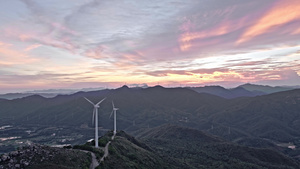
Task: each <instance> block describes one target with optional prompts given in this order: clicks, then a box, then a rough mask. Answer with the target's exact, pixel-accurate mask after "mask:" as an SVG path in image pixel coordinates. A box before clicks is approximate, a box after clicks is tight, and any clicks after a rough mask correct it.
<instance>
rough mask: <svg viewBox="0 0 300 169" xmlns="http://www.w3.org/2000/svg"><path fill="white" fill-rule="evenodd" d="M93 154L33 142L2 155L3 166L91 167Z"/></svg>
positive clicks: (0, 167)
mask: <svg viewBox="0 0 300 169" xmlns="http://www.w3.org/2000/svg"><path fill="white" fill-rule="evenodd" d="M90 163H91V156H90V154H89V153H85V152H81V151H79V150H70V149H63V148H55V147H49V146H45V145H39V144H31V145H28V146H25V147H22V148H19V149H18V150H17V151H13V152H10V153H7V154H3V155H1V157H0V169H3V168H11V169H18V168H33V169H35V168H58V169H60V168H61V169H65V168H89V165H90Z"/></svg>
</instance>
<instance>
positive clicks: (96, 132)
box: [84, 97, 106, 147]
mask: <svg viewBox="0 0 300 169" xmlns="http://www.w3.org/2000/svg"><path fill="white" fill-rule="evenodd" d="M84 98H85V100H87V101H88V102H90V103H91V104H92V105H93V106H94V110H93V120H92V123H93V124H94V121H95V147H99V145H98V108H99V107H100V106H99V104H100V103H101V102H103V101H104V100H105V99H106V98H104V99H102V100H101V101H99V102H98V103H97V104H94V103H93V102H91V101H90V100H89V99H87V98H86V97H84Z"/></svg>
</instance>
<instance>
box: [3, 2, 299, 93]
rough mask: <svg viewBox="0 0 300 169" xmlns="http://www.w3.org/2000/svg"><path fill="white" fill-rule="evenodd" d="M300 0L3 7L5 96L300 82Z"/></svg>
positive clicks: (5, 4)
mask: <svg viewBox="0 0 300 169" xmlns="http://www.w3.org/2000/svg"><path fill="white" fill-rule="evenodd" d="M299 9H300V1H299V0H267V1H234V0H224V1H222V3H220V1H219V0H210V1H204V0H200V1H194V0H187V1H179V0H167V1H157V2H152V1H151V2H150V1H149V2H148V1H135V0H132V1H131V0H130V1H121V2H113V1H100V0H74V1H72V2H70V1H67V0H51V1H48V0H45V1H37V0H9V1H1V2H0V89H1V90H0V93H7V92H19V91H27V90H34V89H50V88H88V87H112V88H114V87H120V86H122V85H124V84H144V83H146V84H148V85H149V86H151V85H157V84H160V85H164V86H180V85H193V86H197V85H198V86H204V85H223V86H225V87H235V86H236V85H239V84H243V83H248V82H250V83H257V84H266V85H272V86H276V85H300V77H299V75H300V52H299V51H300V40H299V36H300V29H299V27H300V12H299V11H300V10H299Z"/></svg>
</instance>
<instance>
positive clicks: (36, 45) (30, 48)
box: [24, 44, 42, 52]
mask: <svg viewBox="0 0 300 169" xmlns="http://www.w3.org/2000/svg"><path fill="white" fill-rule="evenodd" d="M40 46H42V45H40V44H34V45H30V46H28V47H27V48H26V49H25V50H24V51H25V52H29V51H31V50H33V49H35V48H38V47H40Z"/></svg>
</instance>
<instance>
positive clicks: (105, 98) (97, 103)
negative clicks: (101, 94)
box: [96, 98, 106, 106]
mask: <svg viewBox="0 0 300 169" xmlns="http://www.w3.org/2000/svg"><path fill="white" fill-rule="evenodd" d="M105 99H106V98H104V99H102V100H101V101H99V102H98V103H97V104H96V106H99V104H100V103H101V102H103V101H104V100H105Z"/></svg>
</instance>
